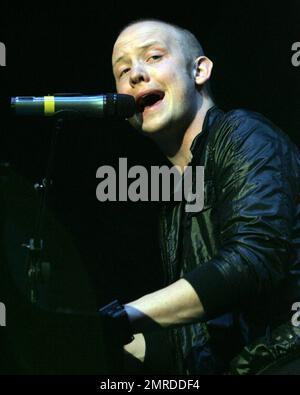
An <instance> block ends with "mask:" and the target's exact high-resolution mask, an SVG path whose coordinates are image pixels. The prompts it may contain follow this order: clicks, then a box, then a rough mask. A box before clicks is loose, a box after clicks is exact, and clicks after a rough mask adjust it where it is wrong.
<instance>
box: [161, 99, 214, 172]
mask: <svg viewBox="0 0 300 395" xmlns="http://www.w3.org/2000/svg"><path fill="white" fill-rule="evenodd" d="M213 106H214V103H213V101H212V100H211V99H210V98H207V97H203V98H202V99H201V103H200V104H199V106H198V110H197V112H196V114H195V116H194V117H193V119H192V121H191V122H190V123H189V125H188V127H187V128H185V130H181V131H178V132H177V133H174V130H172V131H170V132H169V133H165V134H163V135H161V136H160V137H159V138H158V139H157V140H156V143H157V144H158V146H159V148H160V149H161V151H162V152H163V153H164V155H165V156H166V157H167V158H168V159H169V161H170V162H171V163H172V164H173V165H174V166H178V168H179V169H180V170H181V172H183V171H184V167H185V166H187V165H188V164H189V163H190V161H191V159H192V153H191V150H190V148H191V145H192V142H193V140H194V138H195V137H196V136H197V134H199V133H201V131H202V127H203V123H204V119H205V116H206V113H207V111H208V110H209V109H210V108H211V107H213Z"/></svg>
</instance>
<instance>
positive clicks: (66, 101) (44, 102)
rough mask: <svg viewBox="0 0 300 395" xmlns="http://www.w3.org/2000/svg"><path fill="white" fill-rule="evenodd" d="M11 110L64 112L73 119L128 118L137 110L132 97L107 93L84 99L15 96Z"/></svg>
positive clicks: (43, 113)
mask: <svg viewBox="0 0 300 395" xmlns="http://www.w3.org/2000/svg"><path fill="white" fill-rule="evenodd" d="M11 108H12V109H13V111H14V112H15V114H16V115H21V116H22V115H24V116H46V117H48V116H53V115H56V114H58V113H63V112H67V113H68V114H70V115H72V114H74V116H75V117H78V116H83V117H88V118H105V117H108V118H109V117H116V118H130V117H131V116H133V114H134V113H135V111H136V104H135V100H134V97H133V96H131V95H124V94H117V93H108V94H104V95H96V96H87V95H78V94H72V93H71V94H58V95H54V96H16V97H12V98H11Z"/></svg>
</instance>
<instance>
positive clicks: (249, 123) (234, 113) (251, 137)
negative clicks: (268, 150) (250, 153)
mask: <svg viewBox="0 0 300 395" xmlns="http://www.w3.org/2000/svg"><path fill="white" fill-rule="evenodd" d="M214 137H215V138H214V139H213V140H214V143H215V144H218V143H219V144H221V145H223V144H224V143H225V142H231V143H232V144H233V145H238V144H239V143H241V142H243V141H249V142H251V141H252V142H253V143H255V144H260V143H261V144H263V143H265V142H269V143H272V142H273V143H274V144H275V143H276V145H277V144H280V145H281V144H283V145H285V146H287V147H289V149H292V150H295V151H297V148H296V146H295V145H294V144H293V143H292V141H291V140H290V138H289V136H288V135H287V134H286V133H285V132H284V131H282V130H281V129H280V128H279V127H278V126H277V125H275V124H274V123H273V122H272V121H271V120H270V119H268V118H267V117H265V116H264V115H263V114H261V113H258V112H254V111H250V110H246V109H234V110H231V111H228V112H226V113H224V114H223V116H222V117H221V118H220V119H219V123H218V126H217V129H216V133H215V136H214Z"/></svg>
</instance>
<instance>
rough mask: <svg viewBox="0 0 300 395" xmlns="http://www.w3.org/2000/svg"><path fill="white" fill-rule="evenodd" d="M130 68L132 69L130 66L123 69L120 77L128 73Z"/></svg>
mask: <svg viewBox="0 0 300 395" xmlns="http://www.w3.org/2000/svg"><path fill="white" fill-rule="evenodd" d="M129 70H130V68H129V67H126V69H123V70H121V72H120V75H119V77H122V76H123V75H124V74H126V73H128V71H129Z"/></svg>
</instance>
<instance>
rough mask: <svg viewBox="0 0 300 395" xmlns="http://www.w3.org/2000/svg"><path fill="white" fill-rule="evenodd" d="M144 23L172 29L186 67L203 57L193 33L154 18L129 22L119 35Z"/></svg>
mask: <svg viewBox="0 0 300 395" xmlns="http://www.w3.org/2000/svg"><path fill="white" fill-rule="evenodd" d="M144 22H154V23H158V24H161V25H165V26H168V27H169V28H172V29H173V30H174V33H175V35H177V37H178V43H179V45H180V46H181V48H182V50H183V52H184V53H185V56H186V60H187V65H188V67H190V66H191V65H192V64H193V63H194V61H195V59H197V58H198V57H199V56H204V51H203V49H202V47H201V44H200V43H199V41H198V40H197V38H196V37H195V36H194V34H193V33H191V32H190V31H189V30H187V29H184V28H182V27H180V26H178V25H175V24H173V23H169V22H165V21H162V20H160V19H154V18H149V19H148V18H146V19H138V20H135V21H132V22H130V23H129V24H127V25H126V26H125V27H124V28H123V29H122V30H121V31H120V32H119V34H121V33H122V32H123V31H124V30H126V29H127V28H129V27H131V26H133V25H137V24H139V23H144Z"/></svg>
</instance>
